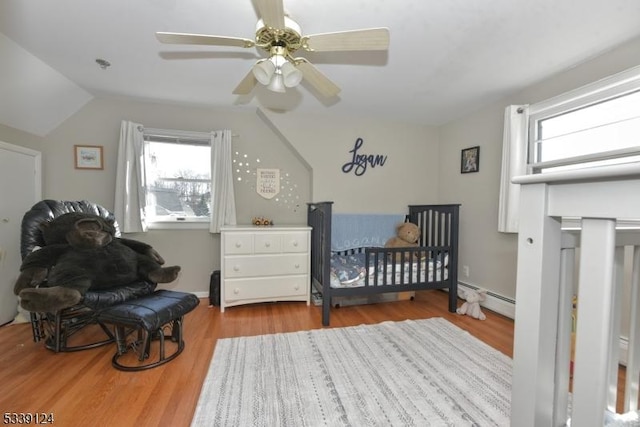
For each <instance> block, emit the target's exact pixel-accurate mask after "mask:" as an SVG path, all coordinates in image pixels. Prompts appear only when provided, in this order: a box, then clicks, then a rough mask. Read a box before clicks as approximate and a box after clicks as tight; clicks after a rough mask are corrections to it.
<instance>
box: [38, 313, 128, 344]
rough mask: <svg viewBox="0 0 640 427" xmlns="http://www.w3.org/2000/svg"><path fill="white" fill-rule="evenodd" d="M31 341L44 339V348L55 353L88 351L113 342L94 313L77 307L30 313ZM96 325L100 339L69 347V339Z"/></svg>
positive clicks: (109, 332) (113, 339)
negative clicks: (85, 328)
mask: <svg viewBox="0 0 640 427" xmlns="http://www.w3.org/2000/svg"><path fill="white" fill-rule="evenodd" d="M30 317H31V327H32V331H33V341H34V342H38V341H40V340H43V339H44V344H45V347H46V348H47V349H49V350H51V351H54V352H56V353H60V352H73V351H82V350H88V349H92V348H96V347H101V346H103V345H107V344H110V343H112V342H114V341H115V339H116V337H115V335H114V334H113V332H112V331H111V330H110V329H109V328H108V327H107V326H106V325H105V324H104V323H102V322H101V321H100V320H99V319H97V317H96V313H95V311H93V310H91V309H89V308H87V307H84V306H82V305H77V306H74V307H70V308H66V309H64V310H60V311H58V312H56V313H33V312H32V313H30ZM92 324H95V325H98V326H99V327H100V329H101V331H102V332H103V333H104V335H103V336H102V338H99V339H91V340H88V341H87V342H83V343H81V344H77V345H69V344H68V343H69V339H70V338H71V337H72V336H73V335H75V334H76V333H77V332H79V331H80V330H81V329H83V328H84V327H86V326H89V325H92Z"/></svg>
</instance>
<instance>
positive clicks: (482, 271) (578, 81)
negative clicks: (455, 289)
mask: <svg viewBox="0 0 640 427" xmlns="http://www.w3.org/2000/svg"><path fill="white" fill-rule="evenodd" d="M639 64H640V39H636V40H634V41H632V42H630V43H627V44H626V45H624V46H622V47H620V48H618V49H615V50H613V51H611V52H608V53H607V54H605V55H602V56H600V57H598V58H594V59H592V60H590V61H587V62H585V63H582V64H579V65H577V66H576V67H574V68H572V69H571V70H568V71H566V72H564V73H561V74H559V75H556V76H554V77H552V78H550V79H547V80H545V81H543V82H540V83H538V84H535V85H532V86H531V87H528V88H526V89H524V90H522V91H520V92H518V93H516V94H514V95H513V96H511V97H509V98H508V99H504V100H502V101H500V102H496V103H494V104H492V105H489V106H487V107H485V108H483V109H481V110H479V111H477V112H475V113H473V114H470V115H469V116H467V117H465V118H462V119H460V120H456V121H455V122H452V123H449V124H447V125H445V126H442V127H441V128H440V161H441V165H442V166H441V171H440V186H439V199H440V200H441V201H443V202H447V201H449V202H455V201H459V202H461V203H462V209H461V219H460V223H461V226H460V228H461V231H460V261H459V265H460V271H459V278H460V280H461V281H462V282H467V283H470V284H472V285H475V286H479V287H483V288H486V289H489V290H490V291H493V292H495V293H497V294H499V295H502V296H505V297H508V298H512V299H514V298H515V289H516V255H517V254H516V250H517V237H516V235H511V234H503V233H498V231H497V224H498V192H499V186H500V162H501V156H502V132H503V120H504V118H503V116H504V109H505V107H506V106H507V105H510V104H531V103H535V102H538V101H541V100H544V99H547V98H550V97H553V96H556V95H559V94H561V93H563V92H566V91H569V90H571V89H575V88H577V87H580V86H583V85H585V84H587V83H591V82H593V81H596V80H599V79H601V78H604V77H607V76H609V75H611V74H615V73H616V72H620V71H623V70H625V69H628V68H631V67H633V66H637V65H639ZM475 145H479V146H480V147H481V149H480V171H479V172H478V173H471V174H464V175H462V174H460V166H459V164H460V150H461V149H462V148H466V147H469V146H475ZM464 265H467V266H469V271H470V274H469V277H468V278H467V277H465V276H464V275H463V274H462V267H463V266H464Z"/></svg>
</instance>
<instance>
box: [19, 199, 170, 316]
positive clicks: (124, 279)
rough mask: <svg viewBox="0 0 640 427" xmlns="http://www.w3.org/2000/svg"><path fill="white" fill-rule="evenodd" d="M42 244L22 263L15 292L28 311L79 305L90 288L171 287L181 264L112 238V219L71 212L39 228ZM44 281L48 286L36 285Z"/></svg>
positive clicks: (143, 246)
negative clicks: (145, 284) (167, 264)
mask: <svg viewBox="0 0 640 427" xmlns="http://www.w3.org/2000/svg"><path fill="white" fill-rule="evenodd" d="M41 229H42V233H43V240H44V242H45V243H46V246H44V247H42V248H40V249H38V250H36V251H34V252H31V253H30V254H29V255H27V257H25V259H24V260H23V262H22V266H21V267H20V276H19V277H18V279H17V280H16V283H15V286H14V293H15V294H16V295H18V296H20V305H21V307H22V308H24V309H25V310H27V311H41V312H55V311H58V310H61V309H63V308H67V307H71V306H73V305H75V304H77V303H79V302H80V301H81V299H82V297H83V295H84V294H85V292H87V291H88V290H99V289H107V288H114V287H119V286H127V285H130V284H132V283H134V282H136V281H140V280H146V281H149V282H153V283H169V282H172V281H174V280H175V279H176V278H177V277H178V273H179V272H180V267H179V266H172V267H163V266H162V263H164V260H163V259H162V257H160V255H159V254H158V253H157V252H156V251H155V250H154V249H153V248H152V247H151V246H149V245H147V244H145V243H142V242H137V241H135V240H131V239H120V238H118V237H115V232H116V229H115V227H114V225H113V222H112V221H111V220H108V219H105V218H102V217H100V216H98V215H93V214H88V213H80V212H70V213H67V214H63V215H61V216H59V217H57V218H56V219H53V220H52V221H50V222H48V223H44V224H42V225H41ZM45 280H46V281H47V286H46V287H41V286H40V285H41V284H43V283H44V281H45Z"/></svg>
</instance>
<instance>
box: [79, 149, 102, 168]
mask: <svg viewBox="0 0 640 427" xmlns="http://www.w3.org/2000/svg"><path fill="white" fill-rule="evenodd" d="M73 157H74V161H75V167H76V169H97V170H101V169H104V161H103V160H102V146H101V145H74V146H73Z"/></svg>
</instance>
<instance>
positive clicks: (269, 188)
mask: <svg viewBox="0 0 640 427" xmlns="http://www.w3.org/2000/svg"><path fill="white" fill-rule="evenodd" d="M256 175H257V181H256V192H257V193H258V194H259V195H261V196H262V197H264V198H265V199H273V198H274V197H275V196H277V195H278V193H279V192H280V169H256Z"/></svg>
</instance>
